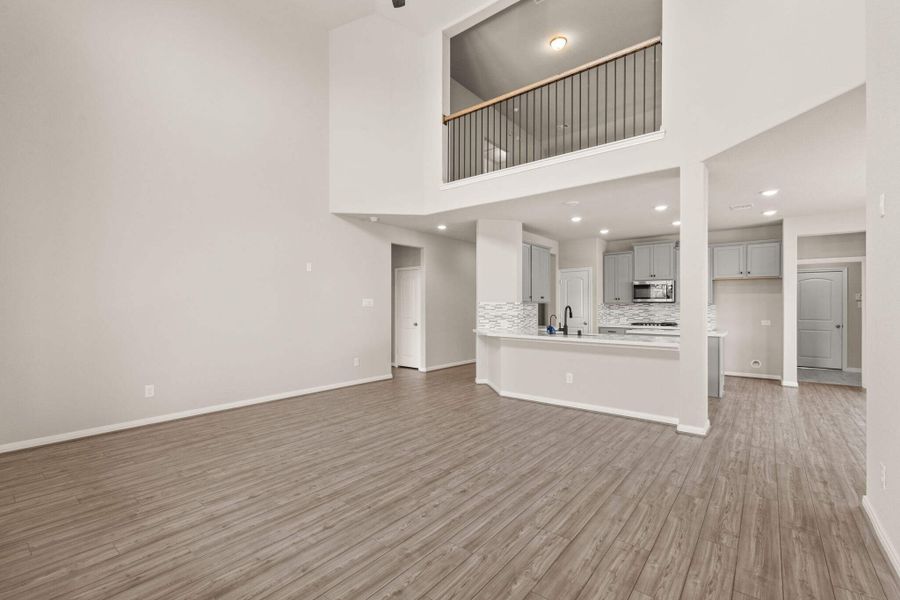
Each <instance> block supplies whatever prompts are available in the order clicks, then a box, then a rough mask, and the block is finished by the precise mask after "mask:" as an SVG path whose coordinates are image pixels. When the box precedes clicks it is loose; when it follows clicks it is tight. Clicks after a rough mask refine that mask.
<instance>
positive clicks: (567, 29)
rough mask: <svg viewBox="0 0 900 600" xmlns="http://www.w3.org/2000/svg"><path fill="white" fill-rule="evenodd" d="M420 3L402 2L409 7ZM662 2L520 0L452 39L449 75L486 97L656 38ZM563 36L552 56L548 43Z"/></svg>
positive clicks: (481, 96)
mask: <svg viewBox="0 0 900 600" xmlns="http://www.w3.org/2000/svg"><path fill="white" fill-rule="evenodd" d="M415 1H422V0H407V2H408V3H411V2H415ZM661 27H662V0H604V1H603V2H598V1H597V0H541V1H539V2H536V1H535V0H520V1H519V2H516V3H515V4H513V5H512V6H510V7H508V8H506V9H505V10H503V11H501V12H499V13H497V14H495V15H493V16H492V17H490V18H488V19H486V20H484V21H482V22H480V23H478V24H477V25H475V26H474V27H471V28H469V29H467V30H466V31H463V32H462V33H460V34H458V35H456V36H454V37H453V38H452V39H451V42H450V62H451V67H450V72H451V76H452V77H453V78H454V79H456V80H457V81H458V82H460V83H461V84H463V85H464V86H465V87H467V88H468V89H469V90H471V91H473V92H474V93H475V94H476V95H477V96H479V97H480V98H484V99H488V98H493V97H495V96H499V95H500V94H504V93H506V92H509V91H512V90H514V89H517V88H520V87H522V86H524V85H527V84H529V83H533V82H535V81H540V80H541V79H544V78H546V77H550V76H552V75H556V74H558V73H561V72H563V71H566V70H568V69H571V68H574V67H577V66H580V65H583V64H585V63H587V62H590V61H592V60H594V59H597V58H601V57H603V56H606V55H608V54H610V53H612V52H615V51H617V50H621V49H623V48H627V47H629V46H632V45H634V44H637V43H638V42H643V41H644V40H647V39H650V38H652V37H654V36H656V35H659V33H660V31H661ZM558 34H561V35H564V36H566V38H568V40H569V43H568V45H567V46H566V47H565V48H564V49H563V50H561V51H559V52H557V51H555V50H553V49H551V48H550V46H549V45H548V42H549V40H550V38H551V37H553V36H555V35H558Z"/></svg>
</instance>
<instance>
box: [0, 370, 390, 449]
mask: <svg viewBox="0 0 900 600" xmlns="http://www.w3.org/2000/svg"><path fill="white" fill-rule="evenodd" d="M392 378H393V375H391V374H390V373H389V374H387V375H376V376H374V377H366V378H364V379H355V380H353V381H343V382H341V383H332V384H328V385H320V386H317V387H311V388H306V389H302V390H294V391H291V392H282V393H280V394H272V395H269V396H261V397H259V398H250V399H249V400H238V401H237V402H229V403H227V404H216V405H213V406H204V407H202V408H194V409H191V410H183V411H180V412H176V413H169V414H165V415H157V416H154V417H147V418H144V419H137V420H134V421H125V422H123V423H113V424H111V425H101V426H100V427H92V428H90V429H81V430H79V431H70V432H67V433H59V434H56V435H48V436H46V437H39V438H32V439H30V440H22V441H20V442H11V443H9V444H3V445H0V454H4V453H6V452H15V451H16V450H24V449H26V448H34V447H36V446H46V445H47V444H58V443H59V442H67V441H69V440H76V439H78V438H84V437H91V436H94V435H100V434H103V433H111V432H113V431H121V430H123V429H133V428H135V427H143V426H145V425H154V424H156V423H164V422H166V421H177V420H178V419H185V418H187V417H196V416H199V415H205V414H209V413H214V412H220V411H223V410H231V409H233V408H241V407H243V406H252V405H254V404H263V403H265V402H274V401H276V400H286V399H287V398H295V397H297V396H308V395H309V394H317V393H319V392H327V391H329V390H336V389H339V388H345V387H351V386H354V385H361V384H363V383H372V382H375V381H385V380H387V379H392Z"/></svg>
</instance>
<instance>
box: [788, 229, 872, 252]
mask: <svg viewBox="0 0 900 600" xmlns="http://www.w3.org/2000/svg"><path fill="white" fill-rule="evenodd" d="M865 255H866V234H865V233H864V232H859V233H839V234H836V235H816V236H810V237H801V238H798V239H797V258H799V259H805V258H844V257H849V256H865Z"/></svg>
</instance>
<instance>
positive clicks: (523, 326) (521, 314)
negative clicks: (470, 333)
mask: <svg viewBox="0 0 900 600" xmlns="http://www.w3.org/2000/svg"><path fill="white" fill-rule="evenodd" d="M537 328H538V305H537V304H536V303H533V302H524V303H519V302H482V303H480V304H479V305H478V329H489V330H491V331H510V332H522V333H533V332H535V331H537Z"/></svg>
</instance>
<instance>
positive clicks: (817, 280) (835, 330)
mask: <svg viewBox="0 0 900 600" xmlns="http://www.w3.org/2000/svg"><path fill="white" fill-rule="evenodd" d="M797 280H798V282H797V365H798V366H800V367H818V368H825V369H841V368H843V353H844V332H843V327H844V274H843V273H842V272H840V271H823V272H817V273H799V274H798V275H797Z"/></svg>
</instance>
